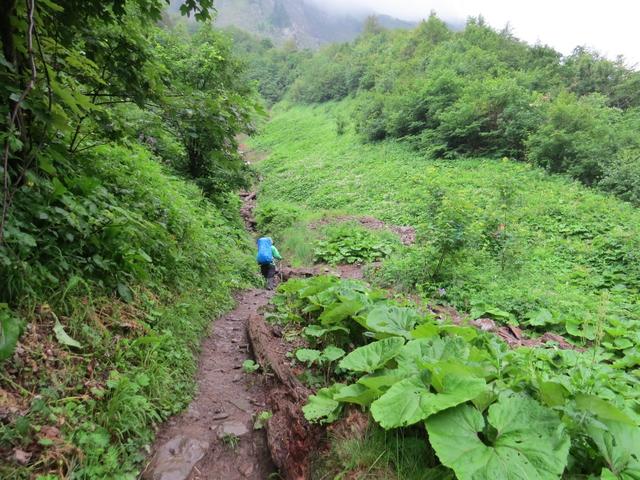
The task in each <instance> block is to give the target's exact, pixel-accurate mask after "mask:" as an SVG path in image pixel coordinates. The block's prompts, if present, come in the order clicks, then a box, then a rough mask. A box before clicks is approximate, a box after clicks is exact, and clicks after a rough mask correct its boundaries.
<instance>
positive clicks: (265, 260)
mask: <svg viewBox="0 0 640 480" xmlns="http://www.w3.org/2000/svg"><path fill="white" fill-rule="evenodd" d="M271 245H273V242H272V241H271V239H270V238H268V237H262V238H260V239H259V240H258V256H257V257H256V260H257V261H258V263H259V264H260V265H267V264H269V263H271V262H273V253H272V252H271Z"/></svg>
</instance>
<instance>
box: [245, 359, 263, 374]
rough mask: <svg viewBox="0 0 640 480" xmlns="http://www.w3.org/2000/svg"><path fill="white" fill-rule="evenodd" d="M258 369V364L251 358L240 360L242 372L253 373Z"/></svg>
mask: <svg viewBox="0 0 640 480" xmlns="http://www.w3.org/2000/svg"><path fill="white" fill-rule="evenodd" d="M258 370H260V364H259V363H256V362H255V361H253V360H245V361H244V362H242V371H243V372H244V373H255V372H257V371H258Z"/></svg>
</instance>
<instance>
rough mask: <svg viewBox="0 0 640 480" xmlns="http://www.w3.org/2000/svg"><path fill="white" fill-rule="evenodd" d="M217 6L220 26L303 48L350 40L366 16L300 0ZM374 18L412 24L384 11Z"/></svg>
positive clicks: (239, 0) (228, 0) (233, 0)
mask: <svg viewBox="0 0 640 480" xmlns="http://www.w3.org/2000/svg"><path fill="white" fill-rule="evenodd" d="M216 9H217V11H218V17H217V21H216V23H217V25H218V26H220V27H228V26H234V27H238V28H240V29H242V30H245V31H247V32H250V33H253V34H256V35H259V36H262V37H266V38H270V39H271V40H273V41H274V42H275V43H277V44H281V43H283V42H285V41H288V40H293V41H294V42H295V43H296V44H297V45H298V46H300V47H306V48H317V47H319V46H320V45H323V44H327V43H333V42H345V41H350V40H353V39H354V38H356V37H357V36H358V35H359V34H360V33H361V32H362V30H363V27H364V21H365V18H366V17H365V16H364V15H360V16H343V15H333V14H330V13H327V12H326V11H324V10H321V9H319V8H317V7H315V6H313V5H311V4H308V3H305V2H304V1H302V0H220V1H218V2H216ZM377 18H378V21H379V22H380V24H381V25H383V26H385V27H387V28H410V27H412V26H413V25H412V24H411V23H409V22H404V21H402V20H398V19H395V18H392V17H388V16H385V15H379V16H377Z"/></svg>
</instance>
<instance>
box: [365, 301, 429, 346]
mask: <svg viewBox="0 0 640 480" xmlns="http://www.w3.org/2000/svg"><path fill="white" fill-rule="evenodd" d="M421 318H422V317H421V316H420V314H419V313H418V312H417V311H416V310H414V309H411V308H402V307H394V306H389V305H381V306H379V307H376V308H374V309H373V310H371V311H370V312H369V314H368V315H367V317H366V319H365V321H364V326H365V327H366V328H367V329H369V330H371V331H372V332H375V333H377V334H382V335H384V336H388V335H397V336H400V337H404V338H406V339H407V340H410V339H411V338H412V337H411V331H412V330H413V328H414V327H415V326H416V324H417V323H418V322H419V321H420V320H421Z"/></svg>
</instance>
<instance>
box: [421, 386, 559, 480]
mask: <svg viewBox="0 0 640 480" xmlns="http://www.w3.org/2000/svg"><path fill="white" fill-rule="evenodd" d="M488 421H489V425H486V424H485V420H484V417H483V416H482V413H480V411H478V410H477V409H476V408H474V407H471V406H469V405H460V406H458V407H456V408H452V409H450V410H447V411H444V412H441V413H438V414H437V415H433V416H431V417H430V418H429V419H427V422H426V425H427V431H428V432H429V441H430V442H431V445H432V446H433V448H434V450H435V451H436V454H437V455H438V458H440V461H441V462H442V463H443V464H444V465H446V466H448V467H449V468H451V469H453V470H454V472H455V473H456V476H457V477H458V479H460V480H495V479H501V480H525V479H527V480H528V479H539V480H551V479H558V478H560V477H561V475H562V473H563V471H564V469H565V467H566V465H567V456H568V453H569V446H570V440H569V436H568V435H567V434H566V432H565V431H564V428H563V426H562V423H561V422H560V420H559V419H558V416H557V415H556V414H555V413H554V412H553V411H551V410H549V409H547V408H544V407H542V406H541V405H540V404H539V403H537V402H536V401H535V400H533V399H531V398H529V397H526V396H524V395H512V396H503V397H502V398H501V399H500V400H499V402H498V403H496V404H493V405H492V406H491V407H489V415H488ZM479 434H481V435H482V438H481V437H480V436H479Z"/></svg>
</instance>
